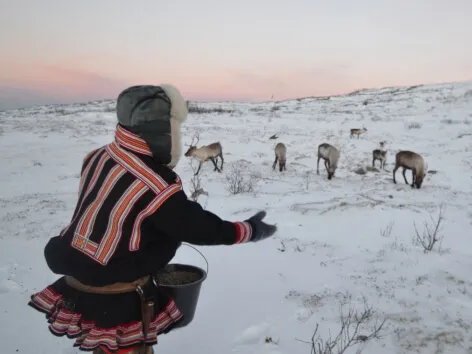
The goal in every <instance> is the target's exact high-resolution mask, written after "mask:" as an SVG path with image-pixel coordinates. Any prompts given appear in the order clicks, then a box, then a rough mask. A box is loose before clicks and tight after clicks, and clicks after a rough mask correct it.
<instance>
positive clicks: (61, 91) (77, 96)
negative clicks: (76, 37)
mask: <svg viewBox="0 0 472 354" xmlns="http://www.w3.org/2000/svg"><path fill="white" fill-rule="evenodd" d="M0 85H1V90H0V108H2V109H12V108H19V107H26V106H31V105H38V104H48V103H70V102H78V101H88V100H97V99H107V98H116V97H117V96H118V94H119V93H120V92H121V91H122V90H123V89H124V88H126V87H127V86H128V84H127V83H126V82H122V81H119V80H115V79H112V78H109V77H105V76H102V75H100V74H97V73H93V72H88V71H83V70H77V69H70V68H64V67H60V66H51V65H47V66H39V67H37V68H35V70H33V71H31V70H29V73H28V75H27V76H23V77H21V73H18V76H17V77H15V78H5V79H0ZM5 107H7V108H5Z"/></svg>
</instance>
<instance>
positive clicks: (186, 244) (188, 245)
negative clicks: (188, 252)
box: [182, 242, 210, 275]
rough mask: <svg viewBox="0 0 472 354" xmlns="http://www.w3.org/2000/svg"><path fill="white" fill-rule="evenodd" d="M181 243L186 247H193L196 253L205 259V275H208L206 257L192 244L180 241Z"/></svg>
mask: <svg viewBox="0 0 472 354" xmlns="http://www.w3.org/2000/svg"><path fill="white" fill-rule="evenodd" d="M182 245H184V246H187V247H190V248H193V249H194V250H195V251H197V252H198V253H200V256H202V258H203V260H204V261H205V263H206V272H207V275H208V271H209V268H210V267H209V265H208V260H207V259H206V257H205V256H204V255H203V253H202V252H200V251H199V250H198V249H197V248H196V247H193V246H192V245H190V244H188V243H184V242H182Z"/></svg>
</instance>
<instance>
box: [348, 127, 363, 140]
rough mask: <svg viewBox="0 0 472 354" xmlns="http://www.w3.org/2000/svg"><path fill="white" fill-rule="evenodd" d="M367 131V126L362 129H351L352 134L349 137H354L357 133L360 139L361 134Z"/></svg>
mask: <svg viewBox="0 0 472 354" xmlns="http://www.w3.org/2000/svg"><path fill="white" fill-rule="evenodd" d="M365 132H367V129H366V128H365V127H363V128H362V129H358V128H354V129H351V135H350V136H349V137H350V138H351V139H352V137H353V136H354V135H357V139H359V135H361V134H364V133H365Z"/></svg>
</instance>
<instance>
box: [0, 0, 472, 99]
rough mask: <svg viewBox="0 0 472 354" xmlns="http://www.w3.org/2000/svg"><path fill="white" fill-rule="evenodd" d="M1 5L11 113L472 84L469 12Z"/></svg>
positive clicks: (244, 3)
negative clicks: (154, 98) (141, 97)
mask: <svg viewBox="0 0 472 354" xmlns="http://www.w3.org/2000/svg"><path fill="white" fill-rule="evenodd" d="M0 1H1V3H2V5H1V6H2V12H1V13H0V47H1V48H2V62H1V64H0V89H1V88H3V90H0V103H1V100H2V95H3V96H4V98H3V99H4V100H5V99H7V100H10V97H11V96H12V95H18V97H15V100H16V101H18V102H20V103H21V104H24V105H27V104H28V100H29V101H31V100H32V98H31V97H32V96H34V95H36V96H37V100H39V101H44V103H47V101H48V100H49V101H51V102H52V101H54V102H72V101H83V100H90V99H102V98H116V96H117V95H118V94H119V92H120V91H121V90H123V89H124V88H126V87H127V86H129V85H135V84H159V83H164V82H167V83H173V84H175V85H177V86H178V87H179V88H180V89H181V91H182V92H183V93H184V95H185V96H186V97H187V98H188V99H196V100H251V101H257V100H268V99H270V97H271V96H272V95H274V98H275V99H286V98H296V97H302V96H313V95H332V94H341V93H345V92H349V91H353V90H356V89H360V88H366V87H382V86H398V85H414V84H421V83H439V82H451V81H465V80H470V79H472V46H470V45H469V44H468V43H469V42H470V34H471V33H472V22H471V21H470V14H471V13H472V1H470V0H450V1H449V2H445V1H441V0H415V2H411V1H410V0H382V1H378V0H375V1H374V0H358V1H355V2H352V1H351V0H337V1H326V2H314V1H310V0H293V1H292V2H287V1H281V0H270V1H269V0H251V1H249V0H240V1H238V2H221V1H217V0H200V1H198V2H195V1H192V0H182V1H175V2H170V3H166V4H165V5H164V4H162V3H159V2H156V1H151V0H141V1H140V2H139V6H138V4H137V3H136V4H135V5H133V7H131V5H130V4H131V3H130V2H128V1H124V0H116V1H115V2H114V3H113V4H114V5H113V6H110V5H105V3H101V2H97V1H95V0H83V1H80V2H75V3H71V2H64V1H60V0H50V1H49V2H48V5H47V6H44V3H42V4H40V2H38V1H35V0H24V1H21V4H20V1H16V0H0ZM25 6H26V7H28V9H29V10H28V11H27V12H25V11H24V8H25ZM4 10H5V11H4ZM22 90H25V92H26V90H27V91H28V92H29V95H27V96H26V95H25V96H24V97H23V96H22V94H21V92H22ZM2 92H3V94H2ZM5 92H7V93H9V95H5ZM5 97H7V98H5ZM16 101H15V102H16ZM35 103H36V102H35ZM0 108H1V106H0Z"/></svg>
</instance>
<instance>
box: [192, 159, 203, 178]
mask: <svg viewBox="0 0 472 354" xmlns="http://www.w3.org/2000/svg"><path fill="white" fill-rule="evenodd" d="M202 163H203V162H201V161H200V163H199V164H198V169H197V172H195V174H194V176H196V175H198V172H200V169H201V168H202Z"/></svg>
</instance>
